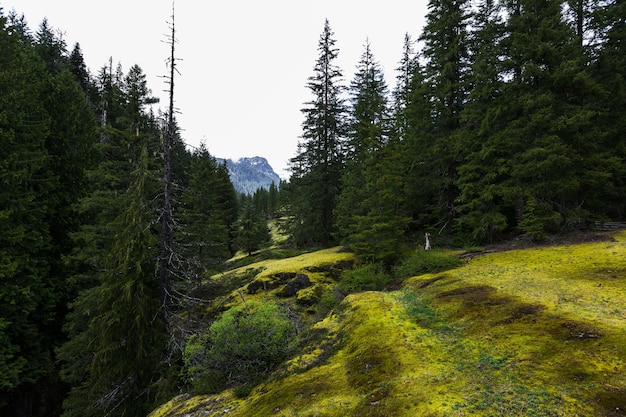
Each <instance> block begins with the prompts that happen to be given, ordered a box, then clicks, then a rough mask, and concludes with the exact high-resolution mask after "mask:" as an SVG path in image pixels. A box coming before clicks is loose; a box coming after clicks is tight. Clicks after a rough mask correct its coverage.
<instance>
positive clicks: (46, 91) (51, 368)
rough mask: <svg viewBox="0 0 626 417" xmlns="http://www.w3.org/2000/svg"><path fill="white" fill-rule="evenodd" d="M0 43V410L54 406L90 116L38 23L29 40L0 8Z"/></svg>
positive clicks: (60, 48) (88, 157) (57, 43)
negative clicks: (68, 258)
mask: <svg viewBox="0 0 626 417" xmlns="http://www.w3.org/2000/svg"><path fill="white" fill-rule="evenodd" d="M14 24H15V25H14ZM0 48H1V49H2V51H3V53H2V57H1V58H0V61H1V62H0V97H2V99H1V100H0V143H1V145H0V184H1V187H0V190H1V191H0V224H1V226H0V259H2V261H0V281H1V282H2V285H1V286H0V288H1V289H0V306H1V307H0V351H1V352H2V355H0V375H2V376H0V387H1V391H0V413H2V414H6V415H28V414H30V413H34V412H35V411H34V410H36V409H40V408H41V409H46V410H49V411H50V412H56V411H52V410H56V408H57V407H58V404H60V398H59V396H60V395H62V394H63V393H62V390H63V388H62V386H60V385H59V382H58V377H57V376H56V373H55V370H56V369H55V365H54V358H53V355H54V353H53V351H54V348H55V347H56V346H58V345H59V344H60V343H61V340H62V337H63V336H62V333H61V326H62V318H63V317H64V315H65V313H66V304H67V302H69V301H70V300H71V299H72V297H73V295H74V294H75V292H74V291H75V288H74V286H73V285H72V284H71V282H69V281H66V278H67V276H68V275H69V274H71V273H72V271H71V269H70V268H68V267H67V266H66V265H65V263H64V257H65V256H67V255H68V254H69V252H70V251H71V248H72V242H71V239H70V235H71V233H72V232H74V231H75V230H77V228H78V226H79V222H80V218H79V217H78V216H77V215H76V211H75V204H76V203H77V201H78V200H79V199H80V198H81V197H82V196H83V195H84V194H85V192H86V185H87V182H86V178H85V175H84V172H85V169H86V168H87V167H88V165H89V164H90V163H91V162H92V160H93V159H92V146H93V140H94V136H93V132H94V126H93V118H92V115H91V112H90V109H89V108H88V107H87V104H86V102H85V97H84V95H83V94H82V93H81V91H80V90H79V88H78V86H77V84H76V81H75V79H74V78H73V77H72V75H71V74H70V73H69V72H68V71H67V68H66V67H65V65H64V62H65V57H64V53H65V49H64V44H63V42H62V41H61V40H60V39H59V38H58V37H57V36H56V35H55V34H54V33H53V31H52V29H51V28H50V27H49V26H48V25H47V23H45V22H44V24H42V27H41V29H40V31H39V32H38V34H37V37H36V38H31V36H30V34H29V33H28V30H27V28H26V27H25V25H24V23H23V20H19V19H17V18H16V17H15V16H12V17H11V21H10V22H9V21H7V19H6V18H4V17H3V16H2V14H1V13H0ZM46 64H53V65H48V66H46Z"/></svg>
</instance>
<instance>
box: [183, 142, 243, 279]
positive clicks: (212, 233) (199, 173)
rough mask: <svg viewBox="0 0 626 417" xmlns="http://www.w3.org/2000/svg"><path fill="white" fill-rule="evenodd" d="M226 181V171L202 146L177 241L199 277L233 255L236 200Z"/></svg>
mask: <svg viewBox="0 0 626 417" xmlns="http://www.w3.org/2000/svg"><path fill="white" fill-rule="evenodd" d="M225 181H228V178H226V179H224V176H223V167H222V166H220V165H219V164H218V163H217V161H216V160H215V158H214V157H213V156H211V155H210V154H209V152H208V150H207V149H206V147H204V145H201V146H200V148H198V149H196V150H195V151H194V152H193V154H192V158H191V173H190V178H189V185H188V186H187V188H186V189H185V191H184V192H183V194H182V197H181V200H182V203H183V204H182V206H181V211H180V214H181V222H182V224H181V228H180V229H179V231H178V239H177V241H178V244H179V245H180V247H181V253H182V254H183V255H184V257H185V258H186V261H187V262H188V263H189V264H190V265H192V266H193V269H194V270H196V271H197V272H199V273H202V272H203V271H205V270H206V269H215V268H219V267H220V266H221V265H222V264H223V262H224V261H225V260H226V259H228V258H230V257H231V256H232V255H233V253H231V246H232V245H231V242H230V241H231V238H230V233H231V228H232V227H233V226H234V225H233V221H234V219H233V212H234V211H235V209H234V208H235V207H236V200H234V199H235V196H234V190H233V189H232V185H231V184H230V181H228V182H227V183H226V182H225ZM228 185H230V190H229V189H228V188H226V187H227V186H228ZM229 191H230V193H229ZM229 197H230V198H229Z"/></svg>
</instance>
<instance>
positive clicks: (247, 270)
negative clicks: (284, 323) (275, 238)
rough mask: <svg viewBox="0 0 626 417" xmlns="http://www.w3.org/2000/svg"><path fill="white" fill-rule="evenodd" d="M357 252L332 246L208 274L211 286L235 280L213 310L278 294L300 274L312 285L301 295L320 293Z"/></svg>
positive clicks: (346, 266)
mask: <svg viewBox="0 0 626 417" xmlns="http://www.w3.org/2000/svg"><path fill="white" fill-rule="evenodd" d="M353 262H354V253H352V252H349V251H346V250H344V248H342V247H333V248H329V249H324V250H320V251H316V252H312V253H305V254H302V255H298V256H294V257H291V258H286V259H268V260H263V261H259V262H255V263H252V264H248V265H245V266H241V267H239V268H235V269H232V270H229V271H228V272H225V273H219V274H215V275H213V276H211V277H209V278H207V279H206V280H205V281H204V283H203V285H205V286H206V287H208V288H211V287H213V286H216V285H217V283H220V282H225V281H226V282H232V283H235V285H233V286H232V287H231V288H230V289H229V290H228V292H227V293H226V294H223V295H222V296H220V297H217V298H216V299H215V301H214V303H213V304H212V306H211V308H210V309H211V310H215V309H218V310H226V309H228V308H231V307H233V306H236V305H238V304H240V303H242V302H243V300H244V299H245V300H263V299H271V298H276V295H277V293H278V292H280V291H281V290H283V289H284V287H285V286H286V285H287V283H288V281H289V280H291V279H293V278H294V277H295V276H297V275H298V274H304V275H306V276H307V277H308V279H309V280H310V283H311V287H309V288H307V289H304V290H301V292H302V293H301V294H299V295H300V297H301V298H303V299H305V298H306V297H307V296H311V294H310V293H313V295H317V296H321V294H323V293H326V292H327V290H329V288H330V287H331V286H333V285H335V283H336V277H338V276H339V274H340V273H341V272H342V268H350V267H351V265H352V263H353Z"/></svg>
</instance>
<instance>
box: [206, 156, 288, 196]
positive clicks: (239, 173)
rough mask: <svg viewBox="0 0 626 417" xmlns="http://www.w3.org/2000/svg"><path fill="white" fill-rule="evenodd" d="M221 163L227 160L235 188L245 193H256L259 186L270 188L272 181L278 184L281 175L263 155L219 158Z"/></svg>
mask: <svg viewBox="0 0 626 417" xmlns="http://www.w3.org/2000/svg"><path fill="white" fill-rule="evenodd" d="M217 160H218V161H219V162H220V163H221V162H223V161H226V167H227V168H228V174H229V175H230V180H231V182H232V183H233V186H234V187H235V190H236V191H237V192H240V193H244V194H254V192H255V191H256V190H258V189H259V188H265V189H269V187H270V186H271V185H272V183H274V184H276V186H278V185H279V184H280V177H279V176H278V174H276V172H274V169H273V168H272V167H271V166H270V164H269V162H267V159H265V158H263V157H262V156H253V157H241V158H239V159H237V160H236V161H234V160H232V159H226V160H225V159H221V158H217Z"/></svg>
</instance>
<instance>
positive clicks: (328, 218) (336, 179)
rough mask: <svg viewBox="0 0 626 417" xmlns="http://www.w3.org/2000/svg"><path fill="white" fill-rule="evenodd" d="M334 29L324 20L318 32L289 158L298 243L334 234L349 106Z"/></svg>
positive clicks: (326, 240)
mask: <svg viewBox="0 0 626 417" xmlns="http://www.w3.org/2000/svg"><path fill="white" fill-rule="evenodd" d="M333 36H334V33H333V32H332V31H331V29H330V24H329V23H328V20H326V22H325V24H324V30H323V32H322V35H321V36H320V40H319V44H318V51H319V58H318V59H317V62H316V64H315V69H314V71H315V72H314V75H313V76H311V77H310V78H309V83H308V88H309V89H310V91H311V93H312V95H313V99H312V100H311V101H310V102H308V103H306V107H305V108H304V109H303V110H302V112H303V113H304V116H305V120H304V122H303V124H302V128H303V134H302V141H301V142H300V143H299V144H298V153H297V155H296V156H295V157H294V158H292V159H291V161H290V162H291V170H292V175H291V178H290V183H291V190H292V191H293V192H294V194H293V195H292V196H291V198H292V199H293V201H292V207H291V209H292V214H293V223H292V226H293V227H292V229H291V232H292V236H293V239H294V241H295V242H296V244H299V245H327V244H329V243H331V242H332V241H333V239H334V232H335V231H334V221H335V219H334V214H333V212H334V210H335V206H336V200H337V196H338V195H339V192H340V181H341V173H342V170H343V165H344V150H343V146H344V145H343V140H344V138H345V127H344V124H345V121H344V117H345V112H346V109H345V105H344V103H343V99H342V97H341V94H342V90H343V87H342V86H341V85H340V82H341V77H342V72H341V70H340V69H339V68H338V67H337V66H336V65H335V64H334V61H335V59H336V58H337V55H338V49H337V48H336V47H335V42H336V41H335V39H334V37H333Z"/></svg>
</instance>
